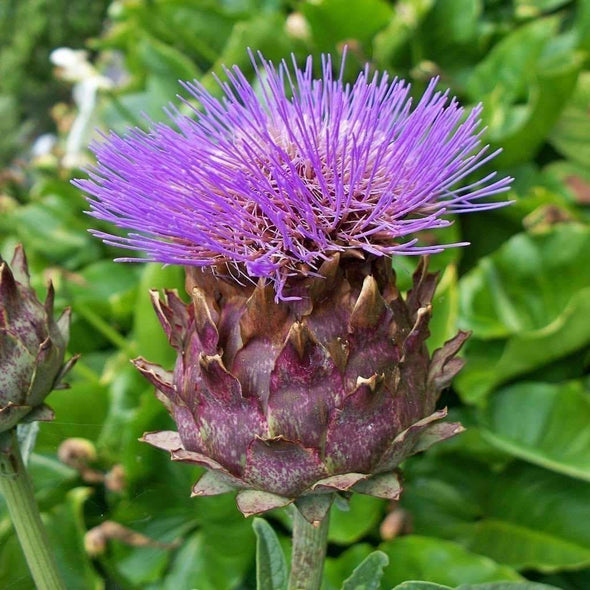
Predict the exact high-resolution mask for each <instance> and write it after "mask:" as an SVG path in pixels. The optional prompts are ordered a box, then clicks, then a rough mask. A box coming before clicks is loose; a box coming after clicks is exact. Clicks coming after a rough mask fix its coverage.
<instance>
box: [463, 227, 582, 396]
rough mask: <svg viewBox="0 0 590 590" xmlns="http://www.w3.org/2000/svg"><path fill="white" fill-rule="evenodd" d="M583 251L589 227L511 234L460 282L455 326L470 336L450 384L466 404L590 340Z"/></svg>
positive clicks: (556, 228) (576, 348)
mask: <svg viewBox="0 0 590 590" xmlns="http://www.w3.org/2000/svg"><path fill="white" fill-rule="evenodd" d="M589 248H590V228H589V227H587V226H584V225H582V224H577V223H569V224H560V225H557V226H555V227H554V228H552V229H550V230H548V231H546V232H543V233H539V234H519V235H517V236H514V237H513V238H512V239H511V240H509V241H508V242H506V243H505V244H504V246H502V247H501V248H500V249H499V250H498V251H497V252H495V253H494V254H492V255H491V256H488V257H486V258H484V259H482V260H481V261H480V263H479V265H478V266H477V268H475V269H473V270H472V271H471V272H469V273H468V274H467V275H465V276H464V277H463V279H462V280H461V281H460V283H459V288H460V320H459V325H460V326H461V327H462V328H463V329H467V330H472V331H473V333H474V335H473V337H472V338H471V339H470V340H469V342H468V343H467V345H466V348H465V356H466V358H467V360H468V363H467V366H466V367H465V368H464V369H463V371H462V372H461V373H460V374H459V376H458V377H457V379H456V380H455V386H456V388H457V389H458V391H459V393H460V394H461V396H462V398H463V399H464V400H465V401H468V402H470V403H481V402H483V401H484V399H485V397H486V395H487V394H488V393H489V392H490V391H492V390H493V389H494V388H495V387H497V386H498V385H500V384H502V383H503V382H505V381H507V380H508V379H510V378H513V377H516V376H518V375H522V374H524V373H526V372H529V371H532V370H534V369H536V368H538V367H540V366H542V365H544V364H547V363H549V362H552V361H554V360H556V359H559V358H562V357H564V356H567V355H569V354H571V353H573V352H575V351H576V350H578V349H580V348H582V347H584V346H586V345H587V344H588V343H589V342H590V266H589V265H588V264H587V262H586V258H587V252H588V250H589Z"/></svg>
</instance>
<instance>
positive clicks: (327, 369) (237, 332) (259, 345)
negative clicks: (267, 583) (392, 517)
mask: <svg viewBox="0 0 590 590" xmlns="http://www.w3.org/2000/svg"><path fill="white" fill-rule="evenodd" d="M319 275H320V276H318V277H308V278H300V279H299V280H297V281H292V282H291V283H290V284H289V294H290V295H296V296H297V299H296V300H289V301H283V302H279V303H276V302H275V301H274V292H273V289H272V288H271V287H270V286H268V285H266V286H265V285H264V284H263V281H260V282H259V284H258V285H257V286H256V287H242V286H240V285H238V284H236V283H232V282H227V281H224V280H220V279H214V280H212V275H211V273H210V272H209V271H202V270H200V269H193V270H192V271H191V272H190V273H189V275H188V285H187V286H188V291H189V293H190V294H191V300H192V301H191V303H189V304H188V305H186V304H185V303H183V302H182V301H181V300H180V299H179V297H178V296H177V294H176V293H175V292H173V291H167V292H166V296H165V299H164V301H161V300H160V299H159V298H158V294H157V293H156V292H153V293H152V295H153V302H154V306H155V308H156V311H157V313H158V316H159V318H160V321H161V323H162V325H163V327H164V329H165V330H166V333H167V335H168V339H169V341H170V343H171V345H172V346H173V347H174V348H175V349H176V350H177V352H178V359H177V362H176V367H175V369H174V372H173V373H170V372H167V371H165V370H163V369H162V368H161V367H159V366H157V365H153V364H151V363H148V362H146V361H145V360H143V359H137V360H136V361H135V364H136V366H137V367H138V368H139V370H140V371H141V372H142V373H143V374H144V375H145V376H146V377H147V378H148V379H149V380H150V381H151V382H152V383H154V385H155V386H156V387H157V389H158V391H159V397H160V399H161V400H162V401H163V402H164V404H165V405H166V406H167V408H168V410H169V411H170V413H171V414H172V416H173V418H174V420H175V422H176V425H177V427H178V433H176V432H155V433H148V434H146V435H145V436H144V439H143V440H145V441H146V442H148V443H150V444H152V445H154V446H156V447H159V448H162V449H166V450H168V451H170V452H171V454H172V458H173V459H174V460H177V461H185V462H189V463H196V464H198V465H202V466H204V467H207V468H208V469H209V470H210V471H209V472H207V473H206V474H205V475H204V476H203V477H202V478H201V479H200V480H199V481H198V482H197V483H196V485H195V486H194V489H193V493H194V494H195V495H213V494H219V493H223V492H226V491H229V490H231V489H238V490H240V491H239V493H238V497H237V502H238V507H239V508H240V510H241V511H242V512H243V513H244V514H246V515H248V514H254V513H258V512H263V511H265V510H268V509H270V508H276V507H278V506H284V505H286V504H288V503H290V502H292V501H294V500H295V501H296V504H297V506H298V508H299V509H300V510H301V512H302V513H303V514H304V516H306V518H308V519H309V520H311V521H313V520H318V519H321V518H322V516H323V514H324V513H325V511H326V510H327V509H328V507H329V505H330V502H331V500H332V497H333V492H349V491H356V492H360V493H364V494H370V495H375V496H378V497H382V498H397V497H398V496H399V493H400V491H401V487H400V484H399V481H398V477H397V471H396V469H397V467H398V465H399V464H400V462H402V461H403V460H404V459H405V458H407V457H408V456H409V455H412V454H414V453H416V452H418V451H421V450H423V449H425V448H427V447H429V446H430V445H431V444H433V443H434V442H436V441H438V440H442V439H445V438H447V437H449V436H452V435H454V434H456V433H457V432H460V431H461V430H462V428H461V426H460V425H458V424H454V423H444V422H439V420H440V419H441V418H443V417H444V416H445V414H446V412H445V411H444V410H442V411H435V403H436V400H437V398H438V396H439V393H440V391H441V389H442V388H444V387H446V386H447V385H448V384H449V383H450V381H451V379H452V378H453V376H454V375H455V374H456V373H457V371H458V370H459V369H460V368H461V365H462V362H461V361H460V359H458V358H455V354H456V353H457V351H458V350H459V348H460V346H461V344H462V343H463V341H464V340H465V338H466V334H465V333H462V332H461V333H459V334H458V335H457V336H456V337H455V338H454V339H452V340H450V341H449V342H448V343H447V344H446V345H445V346H444V347H443V348H442V349H439V350H437V351H436V352H435V353H434V355H433V356H432V358H429V355H428V351H427V349H426V345H425V340H426V338H427V337H428V335H429V332H428V327H427V326H428V320H429V318H430V312H431V305H430V301H431V298H432V295H433V292H434V288H435V282H436V279H435V275H434V274H429V273H427V272H426V264H425V261H423V262H422V263H421V264H420V266H419V268H418V270H417V272H416V274H415V276H414V287H413V289H412V290H411V291H410V292H409V294H408V295H407V297H406V299H405V300H404V298H403V297H402V296H401V295H400V293H399V292H398V290H397V289H396V286H395V277H394V274H393V272H392V270H391V265H390V262H389V260H388V259H384V258H374V259H373V260H372V261H364V260H359V259H357V258H345V259H343V258H342V257H341V256H340V255H339V254H336V255H333V256H332V258H330V259H329V260H327V261H326V262H324V264H323V265H322V266H321V268H320V270H319ZM330 492H332V493H330Z"/></svg>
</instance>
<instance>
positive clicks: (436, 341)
mask: <svg viewBox="0 0 590 590" xmlns="http://www.w3.org/2000/svg"><path fill="white" fill-rule="evenodd" d="M458 317H459V286H458V282H457V267H456V266H455V265H454V264H451V265H449V266H447V268H446V270H445V271H444V272H443V274H442V276H441V278H440V280H439V283H438V285H437V287H436V293H435V295H434V299H433V301H432V319H431V320H430V324H429V326H428V328H429V330H430V337H429V338H428V341H427V344H428V350H429V351H431V352H432V351H434V350H436V349H437V348H440V347H441V346H442V345H443V344H444V343H445V342H446V341H447V340H449V339H450V338H452V337H453V336H454V335H455V334H456V333H457V321H458Z"/></svg>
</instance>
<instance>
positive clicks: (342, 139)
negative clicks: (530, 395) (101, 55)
mask: <svg viewBox="0 0 590 590" xmlns="http://www.w3.org/2000/svg"><path fill="white" fill-rule="evenodd" d="M253 61H254V62H255V67H256V73H257V82H258V86H257V87H253V86H252V85H251V84H250V83H249V82H248V81H247V80H246V78H245V77H244V75H243V74H242V73H241V72H240V70H239V69H237V68H233V69H231V70H226V72H225V74H226V77H227V81H226V82H222V81H219V84H220V87H221V90H222V91H223V94H224V96H223V98H222V99H217V98H215V97H213V96H212V95H211V94H209V93H208V92H207V90H205V88H204V87H203V86H202V85H201V84H199V83H198V82H193V83H186V84H184V88H185V89H186V90H187V91H188V92H189V93H190V94H191V95H192V97H193V98H194V99H195V100H196V102H197V103H198V104H197V106H194V105H193V104H192V103H191V102H189V101H183V102H184V105H185V107H188V108H190V109H192V111H194V112H193V116H192V117H189V116H187V115H185V114H182V113H181V112H180V111H179V110H178V109H176V108H175V107H170V108H169V109H168V111H167V112H168V114H169V116H170V118H171V119H172V120H173V121H174V123H175V126H176V129H174V128H172V127H170V126H168V125H166V124H153V125H152V128H151V130H150V131H149V132H147V133H146V132H143V131H140V130H138V129H133V130H130V131H129V132H128V133H127V134H126V135H125V136H123V137H121V136H118V135H116V134H114V133H113V134H111V135H109V136H108V137H107V138H105V141H104V142H103V143H97V144H95V145H94V146H93V150H94V152H95V154H96V156H97V159H98V164H97V166H96V167H95V168H93V169H92V170H91V171H90V178H89V180H79V181H77V185H78V186H79V187H81V188H82V189H83V190H85V191H86V192H87V193H88V194H89V195H90V205H91V214H92V215H94V216H95V217H97V218H99V219H102V220H106V221H110V222H112V223H114V224H115V225H117V226H119V227H120V228H123V229H124V230H126V234H125V235H124V236H118V235H114V234H113V235H112V234H106V233H103V232H95V233H96V235H98V236H99V237H101V238H103V239H104V240H105V242H107V243H109V244H115V245H119V246H122V247H124V248H128V249H131V250H138V251H143V252H145V253H147V260H152V261H160V262H164V263H169V264H183V265H185V266H186V267H187V291H188V294H189V296H190V298H191V302H190V303H189V304H188V305H187V304H185V303H184V302H183V301H182V300H181V299H180V298H179V297H178V295H177V294H176V293H175V292H172V291H168V292H166V293H165V298H164V300H163V301H161V300H160V299H159V298H158V296H157V294H155V293H154V294H153V302H154V306H155V308H156V311H157V313H158V316H159V318H160V321H161V323H162V325H163V327H164V329H165V330H166V333H167V335H168V339H169V341H170V343H171V345H172V346H173V347H174V348H175V349H176V350H177V352H178V359H177V362H176V367H175V369H174V372H173V373H172V372H168V371H165V370H164V369H162V368H161V367H159V366H156V365H153V364H150V363H148V362H147V361H145V360H143V359H137V360H136V361H135V363H136V365H137V367H138V368H139V369H140V371H142V373H143V374H144V375H145V376H146V377H147V378H148V379H150V380H151V381H152V382H153V383H154V384H155V385H156V387H157V389H158V392H159V393H158V395H159V397H160V399H162V401H163V402H164V403H165V405H166V407H167V408H168V409H169V411H170V413H171V414H172V416H173V418H174V420H175V422H176V425H177V427H178V432H177V433H176V432H158V433H148V434H146V435H145V437H144V440H145V441H147V442H149V443H151V444H153V445H155V446H157V447H160V448H163V449H166V450H168V451H170V452H171V454H172V458H173V459H174V460H179V461H186V462H190V463H196V464H198V465H202V466H204V467H207V468H208V470H209V471H208V472H207V473H206V474H205V475H204V476H203V477H202V478H201V479H200V480H199V481H198V482H197V483H196V484H195V487H194V489H193V493H194V494H195V495H208V494H218V493H223V492H225V491H228V490H230V489H238V490H240V491H239V493H238V506H239V507H240V509H241V510H242V512H244V513H245V514H252V513H256V512H261V511H264V510H267V509H269V508H274V507H277V506H282V505H286V504H288V503H290V502H292V501H295V502H296V505H297V506H298V508H299V509H300V511H301V512H302V514H303V515H304V516H305V517H306V518H308V519H309V520H317V519H321V518H322V516H323V514H324V513H325V511H326V510H327V509H328V507H329V503H330V501H331V498H332V497H333V495H334V492H349V491H358V492H361V493H367V494H372V495H376V496H379V497H387V498H396V497H397V496H398V495H399V492H400V485H399V482H398V480H397V476H396V469H397V467H398V466H399V464H400V463H401V462H402V461H403V460H404V459H405V458H406V457H408V456H409V455H411V454H413V453H415V452H418V451H420V450H423V449H425V448H427V447H428V446H429V445H430V444H432V443H433V442H436V441H437V440H442V439H444V438H447V437H449V436H451V435H453V434H455V433H456V432H458V431H459V430H460V428H461V427H460V426H459V425H457V424H449V423H442V422H439V419H440V418H443V417H444V415H445V412H444V411H438V412H437V411H435V404H436V401H437V398H438V396H439V393H440V391H441V389H442V388H444V387H445V386H447V385H448V384H449V383H450V381H451V379H452V378H453V376H454V375H455V374H456V373H457V371H458V370H459V369H460V367H461V361H460V360H459V359H457V358H455V355H456V353H457V352H458V350H459V348H460V346H461V344H462V343H463V341H464V340H465V338H466V334H464V333H459V334H458V335H457V336H456V337H455V338H454V339H452V340H451V341H449V342H448V343H447V344H446V345H445V346H444V347H443V348H442V349H440V350H438V351H436V352H435V353H434V354H433V355H432V357H429V354H428V351H427V348H426V345H425V341H426V339H427V337H428V334H429V333H428V320H429V318H430V311H431V305H430V302H431V299H432V295H433V292H434V288H435V276H434V275H432V274H428V273H427V271H426V263H425V261H423V262H422V263H421V264H420V265H419V267H418V270H417V272H416V274H415V276H414V286H413V288H412V290H411V291H410V292H409V293H408V294H407V296H406V297H405V298H404V297H403V296H402V295H401V294H400V292H399V291H398V289H397V288H396V285H395V276H394V273H393V271H392V269H391V261H390V257H391V256H392V255H397V254H429V253H435V252H438V251H440V250H441V249H442V248H444V246H438V245H435V246H433V245H422V244H420V242H419V241H418V237H417V235H416V234H417V233H418V232H421V231H422V230H431V229H435V228H440V227H445V226H447V225H449V223H450V221H449V220H447V219H446V218H445V217H444V216H445V215H446V214H448V213H464V212H467V211H475V210H484V209H489V208H492V207H497V206H499V205H500V204H499V203H490V202H488V201H485V200H484V198H485V197H489V196H491V195H495V194H498V193H501V192H504V191H506V190H508V188H509V184H510V179H509V178H504V179H501V180H495V178H494V174H493V173H492V174H489V175H487V176H484V177H483V178H480V179H478V180H470V181H469V182H467V184H466V185H461V184H460V183H461V182H463V181H465V179H466V178H467V177H468V176H471V175H472V173H474V172H475V171H477V170H478V169H479V168H480V167H481V166H482V165H483V164H485V163H486V162H488V161H489V160H490V159H491V158H493V157H494V155H495V154H494V153H489V152H488V149H487V146H482V145H481V134H482V131H483V130H482V129H481V126H480V125H481V124H480V120H479V115H480V110H481V109H480V107H476V108H474V109H473V110H472V111H471V112H470V113H469V114H468V115H465V113H464V111H463V109H462V108H461V107H459V106H458V104H457V102H456V101H455V100H454V99H452V100H450V99H449V97H448V95H447V93H440V92H437V91H436V90H435V86H436V81H435V80H434V81H432V82H431V83H430V84H429V85H428V88H427V89H426V91H425V93H424V95H423V96H422V98H421V99H420V100H419V101H418V103H417V104H416V105H415V106H413V104H412V102H411V100H410V99H409V86H408V85H407V84H406V83H405V82H403V81H400V80H393V81H392V80H390V79H389V78H388V76H387V74H378V73H376V74H373V75H370V74H369V70H368V68H367V69H365V71H364V72H363V73H361V74H360V75H359V77H358V78H357V80H356V82H355V83H354V84H353V85H348V84H345V83H344V82H343V81H342V75H340V76H339V77H336V78H335V77H333V75H332V64H331V62H330V58H329V57H325V58H323V60H322V77H321V78H320V79H314V78H313V73H312V60H311V58H310V59H308V61H307V63H306V66H305V68H304V69H298V68H297V66H296V65H295V64H293V67H291V68H290V67H289V66H288V65H287V64H285V63H281V65H280V66H279V67H278V68H275V67H274V66H273V65H272V64H270V63H269V62H267V61H265V60H264V59H263V58H262V56H260V58H259V62H256V60H253ZM458 245H463V244H449V246H458ZM124 260H135V259H134V258H126V259H124ZM142 260H146V259H144V258H142Z"/></svg>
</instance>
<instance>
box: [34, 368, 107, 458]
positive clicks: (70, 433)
mask: <svg viewBox="0 0 590 590" xmlns="http://www.w3.org/2000/svg"><path fill="white" fill-rule="evenodd" d="M66 381H67V382H69V383H70V388H69V389H63V390H58V391H54V392H52V393H51V395H50V397H49V398H48V400H47V401H48V402H49V404H50V405H51V407H52V408H53V409H54V411H55V420H53V421H52V422H42V423H40V425H39V426H40V429H39V435H38V437H37V446H36V450H37V452H43V453H55V451H56V449H57V447H58V446H59V444H60V443H61V442H62V441H63V440H64V439H66V438H71V437H82V438H87V439H90V440H93V441H94V440H97V439H98V437H99V435H100V432H101V430H102V425H103V420H104V419H105V416H106V415H107V412H108V404H109V400H108V392H107V388H106V387H105V385H104V384H103V383H101V382H100V375H98V374H94V373H93V372H92V371H91V370H90V369H88V367H87V366H86V365H85V364H84V361H83V360H82V361H80V365H79V366H77V367H74V369H73V371H72V373H71V374H70V375H69V376H68V378H67V379H66Z"/></svg>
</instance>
